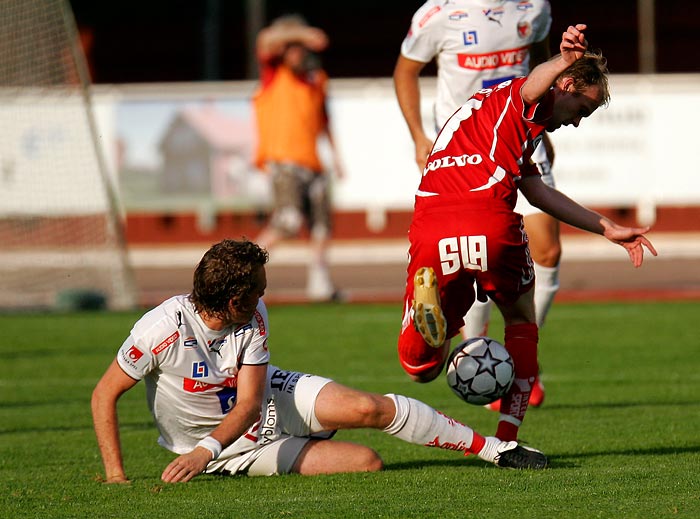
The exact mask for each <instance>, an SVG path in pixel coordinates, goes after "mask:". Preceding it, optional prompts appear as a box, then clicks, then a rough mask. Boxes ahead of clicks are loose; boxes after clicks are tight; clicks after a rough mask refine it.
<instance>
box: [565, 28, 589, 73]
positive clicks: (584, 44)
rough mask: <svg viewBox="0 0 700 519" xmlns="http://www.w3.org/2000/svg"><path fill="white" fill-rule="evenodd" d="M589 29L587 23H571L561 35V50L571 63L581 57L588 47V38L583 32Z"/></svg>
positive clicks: (566, 59)
mask: <svg viewBox="0 0 700 519" xmlns="http://www.w3.org/2000/svg"><path fill="white" fill-rule="evenodd" d="M586 29H587V26H586V24H585V23H577V24H576V25H569V27H568V28H567V29H566V32H564V33H563V34H562V36H561V44H560V45H559V50H560V51H561V55H562V58H563V59H564V61H565V62H566V63H568V64H569V65H570V64H572V63H573V62H575V61H576V60H578V59H581V58H582V57H583V55H584V54H585V52H586V49H588V40H586V36H585V35H584V34H583V31H585V30H586Z"/></svg>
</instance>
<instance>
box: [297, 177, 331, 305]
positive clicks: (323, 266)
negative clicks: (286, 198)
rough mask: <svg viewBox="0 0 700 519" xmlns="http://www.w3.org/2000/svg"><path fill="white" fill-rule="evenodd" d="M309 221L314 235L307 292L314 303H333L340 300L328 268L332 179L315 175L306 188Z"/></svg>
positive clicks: (310, 229) (311, 232) (310, 230)
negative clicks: (331, 301)
mask: <svg viewBox="0 0 700 519" xmlns="http://www.w3.org/2000/svg"><path fill="white" fill-rule="evenodd" d="M304 189H305V194H304V196H305V198H306V200H307V201H308V202H307V205H308V207H307V211H306V213H307V214H306V217H307V220H308V222H309V232H310V234H311V257H310V262H309V271H308V279H307V284H306V292H307V295H308V297H309V299H311V300H312V301H330V300H333V299H335V298H336V297H337V295H338V294H337V290H336V288H335V286H334V284H333V281H332V280H331V275H330V268H329V264H328V248H329V245H330V235H331V200H330V189H329V182H328V177H327V176H326V175H324V174H313V176H312V177H311V178H310V179H309V181H308V182H307V183H306V184H305V187H304Z"/></svg>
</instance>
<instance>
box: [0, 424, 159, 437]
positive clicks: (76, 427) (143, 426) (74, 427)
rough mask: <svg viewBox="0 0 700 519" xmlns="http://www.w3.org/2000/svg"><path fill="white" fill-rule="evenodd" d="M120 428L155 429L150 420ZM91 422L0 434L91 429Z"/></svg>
mask: <svg viewBox="0 0 700 519" xmlns="http://www.w3.org/2000/svg"><path fill="white" fill-rule="evenodd" d="M119 428H120V430H121V431H122V432H123V431H139V430H145V429H153V430H155V426H154V425H153V422H152V421H145V422H127V423H123V424H120V426H119ZM92 429H93V426H92V423H90V424H84V425H54V426H51V427H15V428H13V429H10V428H6V429H0V436H2V435H3V434H17V433H46V432H49V433H50V432H69V431H84V430H90V431H92Z"/></svg>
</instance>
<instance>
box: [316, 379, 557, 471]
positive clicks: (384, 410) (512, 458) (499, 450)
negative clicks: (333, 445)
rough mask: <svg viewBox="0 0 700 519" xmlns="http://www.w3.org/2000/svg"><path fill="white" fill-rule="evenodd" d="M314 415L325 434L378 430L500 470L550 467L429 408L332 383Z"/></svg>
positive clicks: (540, 458)
mask: <svg viewBox="0 0 700 519" xmlns="http://www.w3.org/2000/svg"><path fill="white" fill-rule="evenodd" d="M314 412H315V416H316V419H317V420H318V423H319V424H320V426H321V427H322V428H324V429H331V428H332V429H355V428H374V429H379V430H382V431H384V432H386V433H387V434H391V435H392V436H396V437H397V438H399V439H401V440H403V441H406V442H409V443H413V444H416V445H424V446H426V447H437V448H441V449H447V450H455V451H462V452H465V453H467V454H475V455H477V456H478V457H480V458H481V459H483V460H485V461H488V462H490V463H494V464H496V465H498V466H501V467H508V468H536V469H539V468H544V467H545V466H546V465H547V458H546V457H545V456H544V455H543V454H542V453H541V452H539V451H535V450H534V449H531V450H527V449H525V448H524V447H521V446H519V445H518V444H517V443H516V442H504V441H501V440H499V439H498V438H493V437H491V438H486V437H484V436H481V435H480V434H478V433H477V432H475V431H474V430H473V429H471V428H470V427H468V426H466V425H464V424H462V423H460V422H458V421H457V420H454V419H453V418H450V417H449V416H446V415H444V414H442V413H440V412H439V411H436V410H435V409H433V408H432V407H430V406H429V405H427V404H425V403H423V402H421V401H419V400H416V399H413V398H409V397H405V396H403V395H395V394H387V395H379V394H375V393H368V392H365V391H360V390H356V389H353V388H349V387H346V386H343V385H341V384H337V383H335V382H330V383H328V384H326V385H325V386H324V387H323V389H321V391H320V392H319V393H318V396H317V397H316V402H315V405H314ZM318 448H321V447H320V446H319V447H318ZM314 449H316V447H315V446H310V447H309V453H307V456H309V458H310V459H315V458H316V453H314V455H313V456H311V454H310V453H311V451H313V450H314ZM338 449H339V450H341V451H347V450H348V449H352V447H350V446H347V445H343V446H340V447H338ZM325 450H326V451H327V450H328V447H326V448H325ZM326 454H327V455H331V454H328V453H327V452H326ZM332 455H333V456H335V454H332Z"/></svg>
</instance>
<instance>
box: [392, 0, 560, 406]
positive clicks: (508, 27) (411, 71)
mask: <svg viewBox="0 0 700 519" xmlns="http://www.w3.org/2000/svg"><path fill="white" fill-rule="evenodd" d="M551 23H552V20H551V14H550V5H549V2H548V1H547V0H530V1H526V0H525V1H520V0H447V1H446V0H428V1H427V2H426V3H425V4H423V5H422V6H421V7H420V8H419V9H418V10H417V11H416V13H415V14H414V15H413V20H412V23H411V27H410V30H409V32H408V34H407V36H406V38H405V39H404V41H403V43H402V45H401V54H400V56H399V58H398V60H397V63H396V69H395V71H394V82H395V87H396V94H397V98H398V101H399V105H400V107H401V110H402V113H403V115H404V118H405V120H406V123H407V124H408V127H409V130H410V132H411V137H412V138H413V141H414V144H415V152H416V154H415V160H416V163H417V164H418V168H419V170H420V171H422V170H423V167H424V165H425V160H426V158H427V156H428V154H429V153H430V150H431V148H432V145H433V140H434V138H432V137H429V136H428V134H427V132H426V131H425V129H424V127H423V121H422V117H421V110H420V90H419V82H418V77H419V75H420V72H421V70H422V69H423V68H424V67H425V65H426V64H428V63H429V62H431V61H432V60H433V59H435V60H436V61H437V69H438V78H437V97H436V101H435V106H434V130H435V132H437V131H439V130H440V128H441V127H442V126H443V125H444V123H445V122H446V121H447V119H449V117H450V116H451V115H452V114H453V113H454V112H455V111H456V110H457V109H458V108H459V107H460V106H461V105H462V104H463V103H464V102H466V101H467V99H469V98H470V97H471V96H472V94H474V92H476V91H477V90H480V89H482V88H488V87H491V86H494V85H496V84H498V83H502V82H503V81H506V80H509V79H513V78H515V77H518V76H525V75H527V74H528V72H529V71H530V69H532V68H534V67H535V66H536V65H538V64H539V63H542V62H543V61H546V60H547V59H548V58H549V57H550V51H549V37H548V35H549V30H550V27H551ZM553 156H554V152H553V149H552V147H551V143H550V142H549V139H548V137H546V136H545V138H544V140H543V144H542V145H540V146H539V147H538V148H537V149H536V150H535V153H534V154H533V156H532V160H533V161H534V162H535V163H536V164H537V167H538V169H539V170H540V173H541V174H542V180H543V181H544V182H545V183H546V184H547V185H549V186H551V187H554V179H553V177H552V168H551V162H552V159H553ZM515 211H516V212H518V213H520V214H522V215H523V216H524V217H525V228H526V231H527V233H528V237H529V239H530V252H531V254H532V258H533V260H534V262H535V274H536V285H535V308H536V312H537V324H538V326H539V327H540V328H541V327H542V325H543V324H544V320H545V318H546V315H547V312H548V311H549V307H550V306H551V304H552V301H553V299H554V296H555V295H556V293H557V290H558V289H559V259H560V256H561V244H560V240H559V223H558V221H557V220H556V219H554V218H552V217H551V216H549V215H547V214H545V213H543V212H542V211H540V210H539V209H537V208H536V207H533V206H532V205H530V204H529V203H528V202H527V200H526V199H525V197H523V196H520V197H519V198H518V203H517V205H516V208H515ZM482 299H484V300H483V301H477V302H475V303H474V305H473V306H472V308H471V310H470V311H469V312H468V313H467V315H466V316H465V327H464V328H463V329H462V336H463V337H464V338H469V337H475V336H479V335H486V334H487V329H488V322H489V318H490V310H491V302H490V301H486V298H485V297H484V298H482ZM543 400H544V387H543V386H542V383H541V381H540V380H539V378H538V379H537V380H536V382H535V385H534V386H533V392H532V395H531V397H530V405H532V406H535V407H536V406H539V405H541V403H542V401H543ZM489 407H490V408H492V409H494V410H497V409H498V402H496V403H494V404H491V405H490V406H489Z"/></svg>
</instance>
